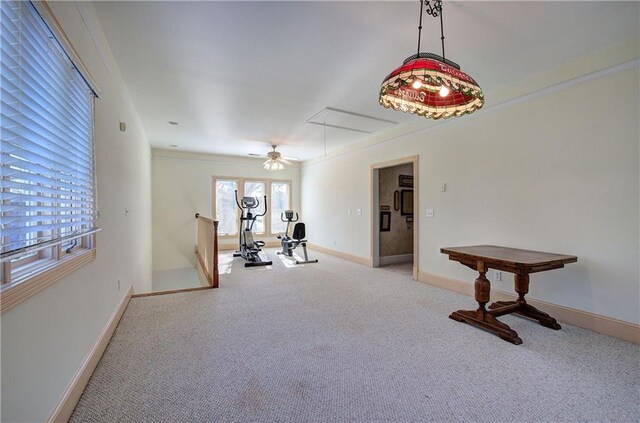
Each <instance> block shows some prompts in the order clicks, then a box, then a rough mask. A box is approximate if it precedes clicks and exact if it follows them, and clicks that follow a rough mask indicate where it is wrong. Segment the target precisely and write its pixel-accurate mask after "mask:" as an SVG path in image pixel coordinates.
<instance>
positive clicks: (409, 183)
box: [398, 175, 413, 188]
mask: <svg viewBox="0 0 640 423" xmlns="http://www.w3.org/2000/svg"><path fill="white" fill-rule="evenodd" d="M398 186H399V187H401V188H413V175H398Z"/></svg>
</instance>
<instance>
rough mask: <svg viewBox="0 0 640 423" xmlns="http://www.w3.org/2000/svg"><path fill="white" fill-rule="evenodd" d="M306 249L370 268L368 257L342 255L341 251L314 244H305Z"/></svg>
mask: <svg viewBox="0 0 640 423" xmlns="http://www.w3.org/2000/svg"><path fill="white" fill-rule="evenodd" d="M307 247H309V248H311V249H313V250H316V251H320V252H321V253H325V254H329V255H330V256H334V257H338V258H341V259H345V260H349V261H352V262H354V263H358V264H362V265H364V266H368V267H371V266H372V264H371V258H369V257H360V256H356V255H353V254H348V253H343V252H342V251H337V250H332V249H331V248H327V247H321V246H319V245H316V244H311V243H307Z"/></svg>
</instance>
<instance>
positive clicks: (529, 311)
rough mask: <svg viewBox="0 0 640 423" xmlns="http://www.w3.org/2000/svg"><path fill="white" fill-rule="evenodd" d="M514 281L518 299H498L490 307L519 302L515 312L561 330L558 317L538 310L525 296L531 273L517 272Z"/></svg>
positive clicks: (494, 307) (493, 308)
mask: <svg viewBox="0 0 640 423" xmlns="http://www.w3.org/2000/svg"><path fill="white" fill-rule="evenodd" d="M514 283H515V291H516V292H517V293H518V299H517V300H516V301H496V302H495V303H493V304H491V305H490V306H489V308H490V309H492V310H495V311H498V310H500V309H501V308H502V307H505V306H513V305H514V304H517V305H518V307H517V308H516V309H515V310H514V311H513V313H515V314H518V315H520V316H524V317H528V318H530V319H534V320H537V321H538V322H539V323H540V324H541V325H542V326H544V327H548V328H551V329H554V330H559V329H561V328H562V327H561V326H560V325H559V324H558V322H557V321H556V319H554V318H553V317H551V316H549V315H548V314H547V313H545V312H543V311H540V310H538V309H537V308H535V307H534V306H532V305H529V304H527V301H526V300H525V299H524V296H525V295H526V294H527V293H528V292H529V274H518V273H516V274H515V275H514Z"/></svg>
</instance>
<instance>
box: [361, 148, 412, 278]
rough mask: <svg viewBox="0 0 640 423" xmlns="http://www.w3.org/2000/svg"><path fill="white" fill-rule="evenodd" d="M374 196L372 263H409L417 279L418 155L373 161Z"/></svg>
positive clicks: (372, 192) (377, 264)
mask: <svg viewBox="0 0 640 423" xmlns="http://www.w3.org/2000/svg"><path fill="white" fill-rule="evenodd" d="M371 199H372V205H371V210H372V213H371V263H372V266H373V267H384V266H395V267H400V268H404V267H405V266H407V267H410V272H411V274H412V276H413V279H416V280H417V279H418V216H419V213H417V210H418V204H419V202H418V156H411V157H405V158H402V159H397V160H392V161H388V162H383V163H376V164H373V165H371ZM414 210H415V211H416V212H414ZM404 263H406V264H407V265H403V264H404Z"/></svg>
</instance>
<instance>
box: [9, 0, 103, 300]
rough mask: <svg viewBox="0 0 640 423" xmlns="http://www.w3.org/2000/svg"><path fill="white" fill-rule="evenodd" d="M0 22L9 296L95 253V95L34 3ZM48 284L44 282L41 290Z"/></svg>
mask: <svg viewBox="0 0 640 423" xmlns="http://www.w3.org/2000/svg"><path fill="white" fill-rule="evenodd" d="M39 7H44V6H39ZM0 13H1V14H2V25H1V27H0V28H1V30H0V42H1V48H2V54H1V55H0V65H1V68H2V73H1V76H0V83H1V86H2V90H1V91H0V106H1V107H0V152H1V154H0V258H1V260H2V261H1V264H2V269H1V270H2V271H1V272H0V276H1V278H2V280H1V282H2V293H3V296H4V297H6V296H7V295H9V294H8V293H7V292H6V290H7V289H8V288H10V287H14V286H16V285H18V284H20V283H21V282H25V281H27V280H30V278H33V277H35V276H37V275H39V274H41V273H43V272H45V271H47V270H49V269H51V268H52V267H56V266H57V265H59V264H62V263H66V264H67V266H68V265H69V262H70V261H73V260H72V259H74V258H77V257H78V256H80V255H82V253H83V252H87V251H91V252H92V254H95V251H94V250H93V236H92V234H93V233H95V232H96V231H97V229H96V199H95V186H94V185H95V177H94V145H93V103H94V96H95V94H94V91H93V90H92V89H91V88H90V86H89V85H88V83H87V80H86V79H85V78H84V77H83V74H81V73H80V71H79V70H78V69H77V68H76V66H75V65H74V63H73V62H72V61H71V59H70V58H69V56H68V55H67V54H66V52H65V50H64V49H63V47H62V46H61V44H60V43H59V42H58V41H57V39H56V37H55V36H54V34H53V33H52V32H51V31H50V30H49V27H48V26H47V25H46V23H45V22H44V20H43V18H41V16H40V14H39V13H38V10H36V7H34V5H33V4H31V3H30V2H22V1H2V2H0ZM75 262H77V260H76V261H75ZM85 262H86V260H85ZM56 274H57V275H63V276H64V274H65V273H64V271H57V272H56ZM54 279H55V280H57V279H56V278H55V277H51V276H50V277H48V278H43V280H46V281H47V284H49V283H51V281H52V280H54ZM29 289H30V292H31V291H33V290H34V289H33V287H32V286H31V287H30V288H29ZM40 289H41V288H40ZM37 290H39V289H36V291H37ZM12 295H13V294H12ZM10 297H11V296H10ZM5 310H6V308H5V299H4V298H3V301H2V311H3V312H4V311H5Z"/></svg>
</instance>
